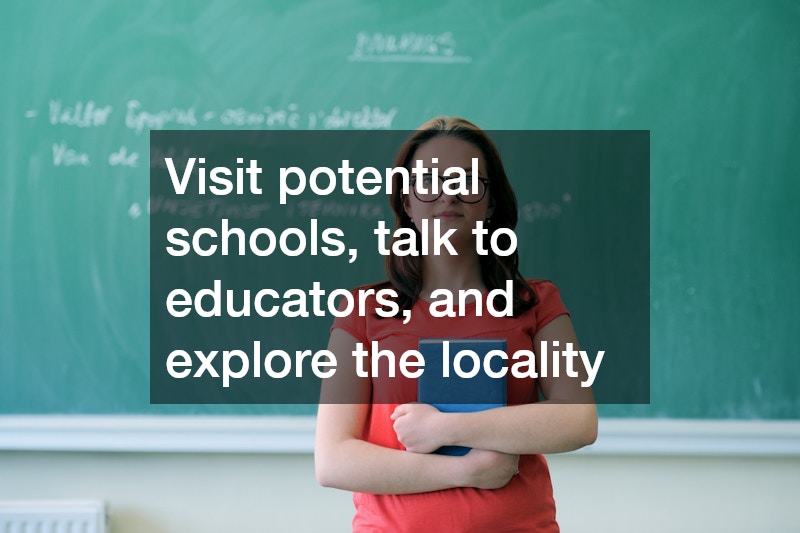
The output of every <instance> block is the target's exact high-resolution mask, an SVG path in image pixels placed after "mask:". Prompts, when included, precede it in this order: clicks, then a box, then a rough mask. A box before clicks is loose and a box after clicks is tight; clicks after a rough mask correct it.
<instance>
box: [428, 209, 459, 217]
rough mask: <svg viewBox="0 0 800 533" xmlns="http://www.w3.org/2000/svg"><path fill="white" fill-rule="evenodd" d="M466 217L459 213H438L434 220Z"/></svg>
mask: <svg viewBox="0 0 800 533" xmlns="http://www.w3.org/2000/svg"><path fill="white" fill-rule="evenodd" d="M463 216H464V215H462V214H461V213H459V212H457V211H442V212H441V213H437V214H435V215H433V218H461V217H463Z"/></svg>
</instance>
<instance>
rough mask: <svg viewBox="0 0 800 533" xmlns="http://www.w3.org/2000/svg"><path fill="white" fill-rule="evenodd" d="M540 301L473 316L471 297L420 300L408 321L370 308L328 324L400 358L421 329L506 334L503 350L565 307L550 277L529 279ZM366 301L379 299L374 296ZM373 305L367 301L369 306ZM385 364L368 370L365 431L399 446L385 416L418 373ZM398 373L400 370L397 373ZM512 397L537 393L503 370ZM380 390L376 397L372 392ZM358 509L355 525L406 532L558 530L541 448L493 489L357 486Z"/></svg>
mask: <svg viewBox="0 0 800 533" xmlns="http://www.w3.org/2000/svg"><path fill="white" fill-rule="evenodd" d="M529 283H530V285H531V287H532V288H533V289H534V291H535V292H536V295H537V297H538V299H539V303H538V304H537V305H536V306H534V307H533V309H530V310H529V311H527V312H526V313H524V314H522V315H520V316H519V317H516V318H510V317H502V318H498V317H493V316H491V315H490V314H489V313H488V312H487V311H486V306H485V303H486V302H485V296H484V302H483V304H484V305H483V315H482V316H480V317H478V316H475V311H476V308H475V306H476V305H477V303H476V302H473V303H471V304H468V306H467V309H466V315H467V316H464V317H454V318H450V317H433V316H431V314H430V304H429V303H428V302H426V301H424V300H418V301H417V302H416V304H415V305H414V307H413V309H412V311H411V319H410V321H409V323H408V324H403V323H402V320H397V319H393V318H378V317H377V316H375V315H373V314H368V315H367V316H363V317H362V316H358V314H357V313H353V314H351V315H350V316H348V317H341V318H337V319H336V320H335V321H334V323H333V327H332V329H333V328H340V329H343V330H344V331H346V332H348V333H349V334H350V335H352V336H353V337H354V338H355V339H356V340H357V341H358V342H361V343H364V347H365V349H366V350H368V351H369V350H370V346H371V342H372V341H378V342H379V347H380V349H388V350H391V351H392V352H393V353H394V354H395V355H396V356H397V357H398V358H399V356H400V354H402V353H403V352H405V351H407V350H412V349H416V348H417V342H418V340H419V339H420V338H426V337H438V338H443V337H475V338H489V337H500V338H505V339H506V340H507V346H506V350H507V352H508V353H509V354H513V353H514V352H515V351H517V350H523V349H525V350H531V349H532V347H533V336H534V335H535V334H536V332H537V331H538V330H540V329H541V328H542V327H544V326H545V324H547V323H548V322H550V321H551V320H553V319H554V318H555V317H557V316H559V315H562V314H566V313H567V309H566V308H565V307H564V304H563V303H562V301H561V296H560V295H559V293H558V289H557V288H556V287H555V286H554V285H553V284H551V283H549V282H533V281H531V282H529ZM369 304H370V306H373V305H374V306H377V304H376V302H375V300H374V298H372V299H371V300H370V301H369ZM368 309H371V307H368ZM386 374H387V372H381V375H380V376H379V377H378V378H375V377H373V378H372V380H373V387H372V388H373V402H374V403H373V404H372V407H371V409H370V411H369V414H368V417H367V421H366V427H365V430H364V439H365V440H366V441H368V442H371V443H373V444H377V445H379V446H385V447H387V448H395V449H398V450H402V449H404V448H403V445H402V444H400V442H399V441H398V440H397V436H396V435H395V432H394V429H393V427H392V421H391V419H390V418H389V417H390V415H391V414H392V412H393V411H394V409H395V407H397V406H398V405H400V404H403V403H409V402H414V401H416V400H417V385H416V380H415V379H409V378H403V377H401V378H398V377H395V378H392V379H386V378H384V377H383V376H385V375H386ZM398 375H401V374H398ZM507 387H508V391H507V396H508V403H509V405H514V404H523V403H532V402H536V401H537V400H538V386H537V380H535V379H522V378H515V377H513V376H512V375H511V374H510V373H509V375H508V377H507ZM376 394H377V395H380V397H376ZM353 502H354V503H355V506H356V515H355V517H354V518H353V531H358V532H366V531H380V532H393V533H394V532H406V531H407V532H410V533H418V532H421V531H437V532H439V531H441V532H468V531H474V532H481V533H483V532H487V531H490V532H492V533H501V532H511V531H520V532H522V531H525V532H532V531H536V532H539V531H542V532H557V531H558V530H559V529H558V524H557V523H556V519H555V502H554V501H553V489H552V485H551V483H550V472H549V470H548V468H547V462H546V461H545V459H544V457H543V456H541V455H523V456H521V457H520V460H519V474H518V475H516V476H514V477H513V478H512V479H511V481H510V482H509V483H508V484H507V485H506V486H505V487H503V488H500V489H495V490H486V489H474V488H457V489H448V490H440V491H435V492H425V493H420V494H402V495H391V494H390V495H384V494H362V493H355V494H354V495H353Z"/></svg>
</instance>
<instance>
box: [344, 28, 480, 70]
mask: <svg viewBox="0 0 800 533" xmlns="http://www.w3.org/2000/svg"><path fill="white" fill-rule="evenodd" d="M347 60H348V61H372V62H396V63H470V62H471V61H472V58H471V57H469V56H460V55H456V40H455V38H454V37H453V34H452V33H451V32H443V33H440V34H430V33H402V34H400V35H394V34H384V33H379V32H378V33H367V32H359V33H358V34H356V45H355V47H354V48H353V53H352V54H350V55H349V56H348V57H347Z"/></svg>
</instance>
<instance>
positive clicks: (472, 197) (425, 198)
mask: <svg viewBox="0 0 800 533" xmlns="http://www.w3.org/2000/svg"><path fill="white" fill-rule="evenodd" d="M438 179H439V187H438V190H439V192H436V193H435V192H430V191H432V190H433V188H432V185H433V179H432V178H431V176H423V178H422V188H423V190H424V191H428V192H420V191H418V190H417V180H416V179H414V178H412V179H411V188H412V189H413V190H414V196H416V197H417V200H419V201H420V202H425V203H430V202H435V201H436V200H438V199H439V198H441V196H442V193H443V192H444V187H443V185H444V182H445V180H443V179H442V177H441V176H438ZM448 181H449V180H448ZM488 189H489V180H487V179H483V178H478V192H472V187H471V186H470V187H469V190H470V192H469V193H467V194H461V193H458V194H457V195H456V196H457V197H458V199H459V200H461V201H462V202H464V203H466V204H477V203H478V202H480V201H481V200H483V197H484V196H486V191H487V190H488Z"/></svg>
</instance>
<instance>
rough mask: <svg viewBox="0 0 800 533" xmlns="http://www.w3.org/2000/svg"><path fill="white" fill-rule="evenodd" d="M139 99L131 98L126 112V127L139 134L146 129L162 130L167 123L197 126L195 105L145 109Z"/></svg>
mask: <svg viewBox="0 0 800 533" xmlns="http://www.w3.org/2000/svg"><path fill="white" fill-rule="evenodd" d="M141 107H142V104H141V103H139V101H138V100H130V101H128V105H127V112H126V114H125V127H126V128H130V129H132V130H133V131H135V132H136V133H137V134H139V133H142V131H144V130H146V129H147V130H161V129H164V126H167V125H172V124H175V125H180V126H197V119H196V118H195V110H194V107H188V108H186V109H180V108H177V107H173V108H170V109H165V110H162V111H153V112H150V111H144V110H141V109H140V108H141Z"/></svg>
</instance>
